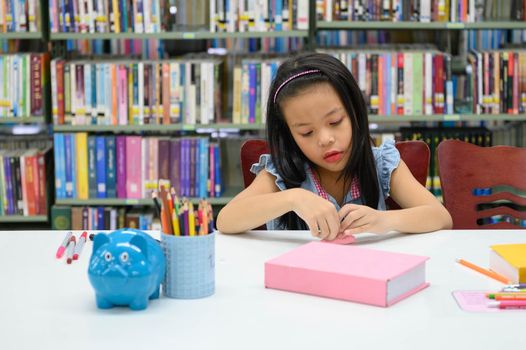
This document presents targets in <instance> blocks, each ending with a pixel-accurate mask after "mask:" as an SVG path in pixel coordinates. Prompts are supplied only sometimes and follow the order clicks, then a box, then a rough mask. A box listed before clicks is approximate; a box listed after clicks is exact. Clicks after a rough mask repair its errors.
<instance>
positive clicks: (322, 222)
mask: <svg viewBox="0 0 526 350" xmlns="http://www.w3.org/2000/svg"><path fill="white" fill-rule="evenodd" d="M291 191H294V193H293V195H292V198H293V200H292V203H293V208H292V210H293V211H294V212H295V213H296V214H297V215H298V216H299V217H300V218H302V219H303V221H305V222H306V223H307V226H308V227H309V229H310V232H311V234H312V235H313V236H314V237H319V238H320V239H326V240H333V239H334V238H336V236H337V235H338V233H339V229H340V218H339V216H338V212H337V211H336V207H335V206H334V204H332V203H331V202H329V201H328V200H326V199H324V198H322V197H320V196H318V195H316V194H314V193H312V192H310V191H307V190H304V189H303V188H295V189H292V190H291Z"/></svg>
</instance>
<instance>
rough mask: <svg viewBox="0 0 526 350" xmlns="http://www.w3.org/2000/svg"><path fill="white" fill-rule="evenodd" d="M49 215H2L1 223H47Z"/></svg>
mask: <svg viewBox="0 0 526 350" xmlns="http://www.w3.org/2000/svg"><path fill="white" fill-rule="evenodd" d="M47 221H48V217H47V215H30V216H24V215H0V222H3V223H6V222H13V223H17V222H47Z"/></svg>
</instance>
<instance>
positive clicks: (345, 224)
mask: <svg viewBox="0 0 526 350" xmlns="http://www.w3.org/2000/svg"><path fill="white" fill-rule="evenodd" d="M386 213H387V212H385V211H380V210H376V209H373V208H371V207H368V206H366V205H357V204H345V205H344V206H343V207H342V208H341V209H340V211H339V212H338V215H339V216H340V232H343V234H344V235H350V234H355V233H362V232H370V233H387V232H389V224H388V222H387V221H388V220H387V215H386Z"/></svg>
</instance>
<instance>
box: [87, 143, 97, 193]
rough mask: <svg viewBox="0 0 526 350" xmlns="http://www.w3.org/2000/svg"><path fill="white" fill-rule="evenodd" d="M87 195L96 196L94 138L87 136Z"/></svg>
mask: <svg viewBox="0 0 526 350" xmlns="http://www.w3.org/2000/svg"><path fill="white" fill-rule="evenodd" d="M88 196H89V198H97V165H96V138H95V136H88Z"/></svg>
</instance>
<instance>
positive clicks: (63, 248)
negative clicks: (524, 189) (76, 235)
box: [55, 231, 73, 259]
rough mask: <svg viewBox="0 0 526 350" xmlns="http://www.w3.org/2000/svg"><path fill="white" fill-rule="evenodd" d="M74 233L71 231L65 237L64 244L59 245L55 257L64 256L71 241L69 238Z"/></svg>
mask: <svg viewBox="0 0 526 350" xmlns="http://www.w3.org/2000/svg"><path fill="white" fill-rule="evenodd" d="M72 235H73V232H71V231H69V232H68V233H67V234H66V237H65V238H64V240H63V241H62V244H61V245H60V247H58V249H57V253H56V254H55V257H56V258H57V259H60V258H62V256H63V255H64V252H65V251H66V247H67V246H68V243H69V240H70V238H71V236H72Z"/></svg>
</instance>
